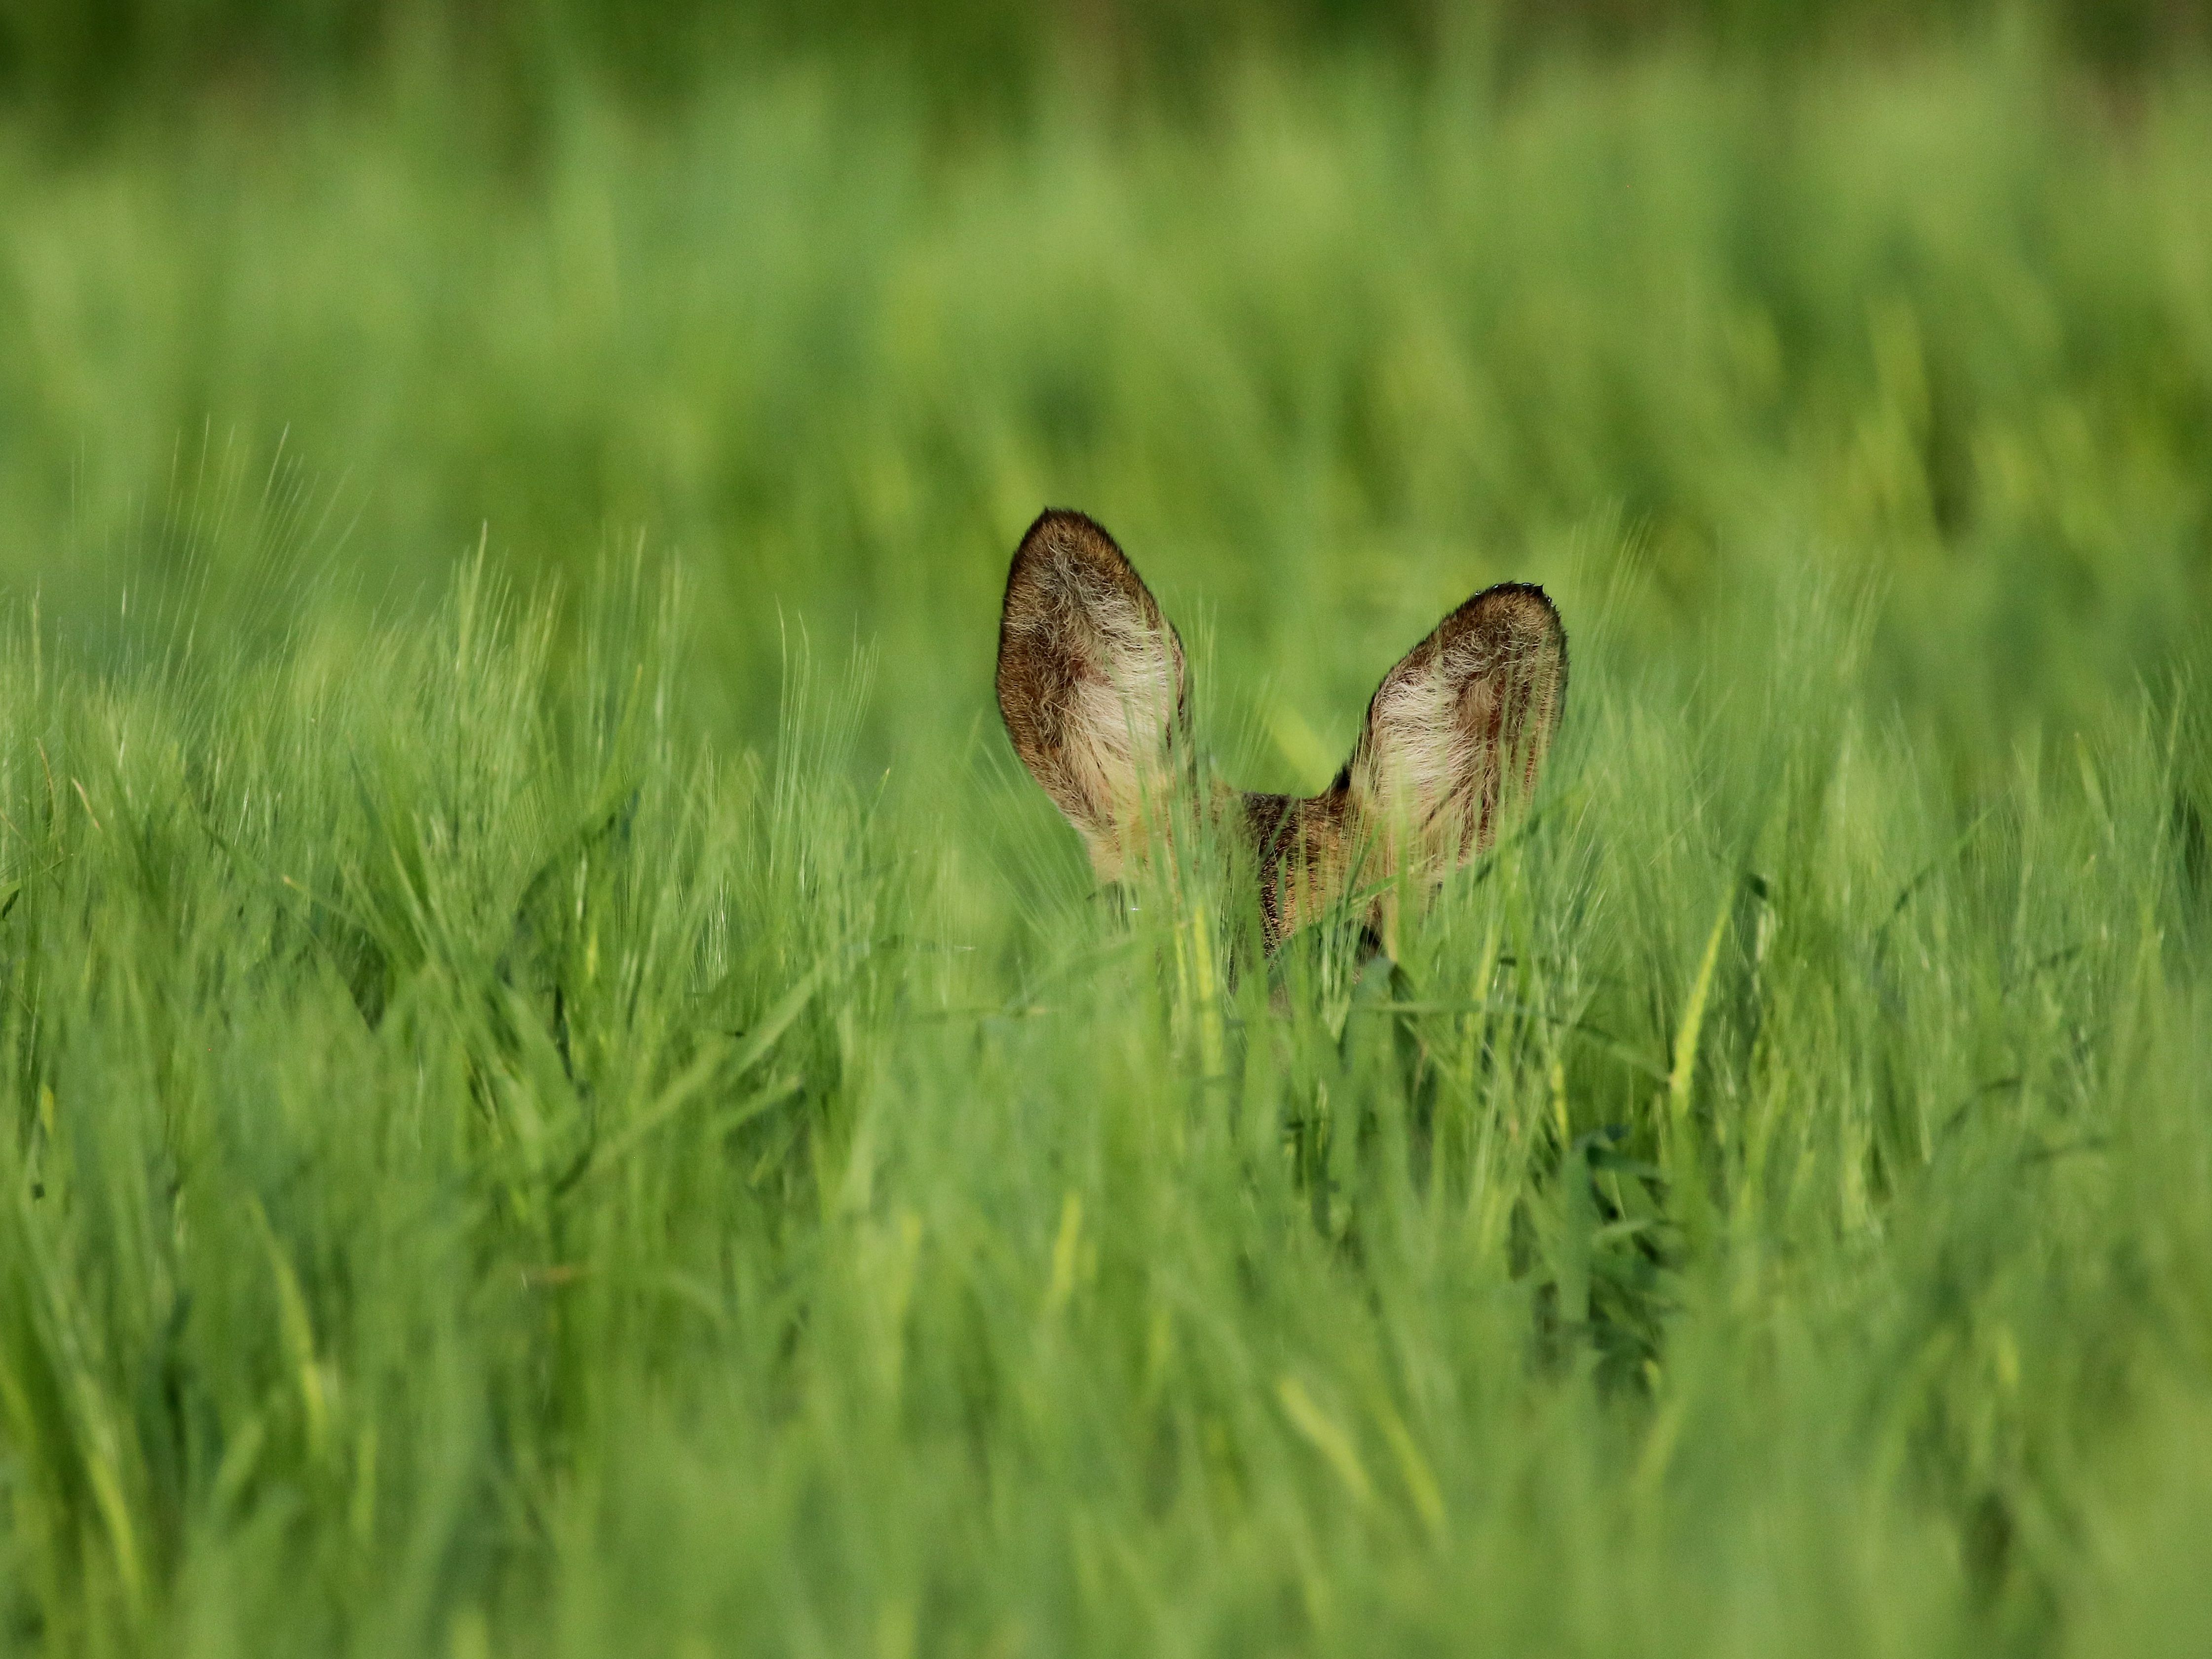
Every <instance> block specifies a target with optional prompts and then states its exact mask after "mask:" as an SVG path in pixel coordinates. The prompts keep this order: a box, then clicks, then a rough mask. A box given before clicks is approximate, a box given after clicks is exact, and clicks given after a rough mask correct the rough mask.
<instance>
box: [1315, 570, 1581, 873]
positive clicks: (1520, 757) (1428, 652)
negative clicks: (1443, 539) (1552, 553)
mask: <svg viewBox="0 0 2212 1659" xmlns="http://www.w3.org/2000/svg"><path fill="white" fill-rule="evenodd" d="M1566 700H1567V635H1566V629H1565V628H1564V627H1562V626H1561V625H1560V623H1559V611H1557V610H1555V609H1553V605H1552V602H1551V600H1550V599H1547V597H1545V593H1544V590H1543V589H1542V588H1541V587H1533V586H1528V584H1526V583H1522V582H1506V583H1503V584H1501V585H1500V586H1497V587H1492V588H1488V589H1486V590H1485V591H1484V592H1480V593H1478V594H1476V595H1475V596H1474V598H1473V599H1469V600H1468V602H1467V603H1466V604H1465V605H1462V606H1460V608H1459V609H1458V610H1456V611H1453V612H1452V613H1451V615H1449V617H1445V618H1444V619H1443V622H1442V623H1438V624H1437V630H1436V632H1434V633H1433V634H1431V635H1429V637H1428V638H1426V639H1425V640H1423V641H1421V642H1420V643H1419V645H1417V646H1415V647H1413V650H1412V651H1410V652H1408V653H1407V655H1406V658H1405V660H1404V661H1402V662H1401V663H1400V664H1399V665H1397V666H1396V667H1395V668H1394V669H1392V670H1391V671H1389V673H1388V674H1387V675H1385V676H1384V677H1383V684H1382V685H1381V686H1380V687H1378V688H1377V689H1376V693H1375V697H1374V700H1373V702H1370V703H1369V704H1368V707H1367V725H1366V727H1365V729H1364V731H1362V732H1361V733H1360V737H1359V742H1358V746H1357V747H1356V748H1354V749H1353V750H1352V762H1351V764H1350V765H1349V766H1348V767H1347V768H1346V784H1347V786H1348V787H1349V790H1350V793H1351V797H1352V805H1353V806H1354V808H1355V810H1356V811H1358V815H1359V817H1361V819H1362V820H1363V821H1364V823H1365V825H1366V826H1367V827H1368V828H1369V829H1370V831H1372V832H1373V833H1376V834H1377V835H1378V836H1380V837H1381V842H1382V846H1383V848H1384V849H1385V853H1386V867H1385V870H1384V872H1380V873H1389V872H1395V871H1398V870H1401V869H1406V870H1411V871H1413V872H1415V873H1416V874H1418V875H1419V876H1421V877H1422V878H1425V879H1428V880H1431V881H1433V880H1437V879H1439V878H1442V877H1443V875H1444V874H1445V873H1446V872H1448V871H1449V870H1450V869H1452V868H1453V867H1454V866H1456V865H1458V864H1461V863H1462V862H1464V861H1465V860H1467V859H1468V858H1470V857H1472V856H1474V854H1477V853H1480V852H1486V851H1487V850H1488V849H1489V848H1490V847H1491V845H1492V842H1495V841H1496V840H1497V838H1498V817H1499V815H1500V813H1501V812H1502V811H1504V810H1505V809H1506V807H1507V806H1509V805H1510V804H1512V803H1513V802H1514V801H1515V800H1516V799H1524V798H1525V797H1526V796H1527V795H1528V793H1529V792H1530V791H1531V790H1532V789H1534V787H1535V783H1536V775H1537V773H1538V770H1539V769H1541V767H1542V765H1543V763H1544V757H1545V754H1546V752H1547V750H1549V749H1550V748H1551V745H1552V735H1553V732H1556V731H1557V730H1558V729H1559V716H1560V714H1561V712H1562V711H1563V710H1564V709H1565V707H1566Z"/></svg>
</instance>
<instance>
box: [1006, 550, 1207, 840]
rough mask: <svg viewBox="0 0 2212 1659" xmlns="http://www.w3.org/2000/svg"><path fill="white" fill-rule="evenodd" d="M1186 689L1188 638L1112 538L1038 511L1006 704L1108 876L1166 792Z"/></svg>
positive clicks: (1026, 753)
mask: <svg viewBox="0 0 2212 1659" xmlns="http://www.w3.org/2000/svg"><path fill="white" fill-rule="evenodd" d="M1184 696H1185V681H1184V671H1183V656H1182V641H1181V640H1180V639H1178V638H1176V631H1175V629H1173V628H1172V627H1170V625H1169V623H1168V620H1167V618H1166V617H1164V616H1163V615H1162V614H1161V612H1160V607H1159V605H1158V602H1157V601H1156V600H1155V599H1153V598H1152V590H1151V589H1149V588H1147V587H1146V586H1145V584H1144V582H1143V580H1141V579H1140V578H1139V576H1138V574H1137V573H1136V570H1135V569H1134V568H1133V567H1132V566H1131V564H1130V563H1129V561H1128V560H1127V557H1125V556H1123V554H1122V552H1121V549H1120V548H1119V547H1116V546H1115V544H1114V538H1112V537H1111V536H1109V535H1108V534H1107V533H1106V532H1105V531H1104V530H1103V529H1102V528H1100V527H1099V526H1098V525H1097V523H1095V522H1094V521H1093V520H1090V519H1087V518H1085V516H1084V515H1083V514H1082V513H1066V512H1058V511H1055V512H1049V513H1045V514H1043V515H1042V517H1040V518H1039V519H1038V520H1037V521H1036V523H1035V524H1033V525H1031V526H1030V528H1029V532H1028V533H1027V534H1026V535H1024V537H1023V538H1022V544H1021V546H1020V547H1019V548H1018V550H1016V551H1015V554H1014V563H1013V568H1012V570H1010V571H1009V572H1008V573H1007V575H1006V611H1005V613H1004V615H1003V616H1002V617H1001V618H1000V623H999V712H1000V714H1003V715H1005V717H1006V735H1007V736H1008V737H1009V738H1012V739H1013V744H1014V752H1015V753H1016V754H1017V755H1018V756H1020V757H1021V759H1022V764H1023V765H1024V766H1026V767H1027V768H1029V769H1030V776H1032V777H1034V778H1035V779H1036V781H1037V782H1038V783H1039V784H1041V785H1042V786H1043V787H1044V792H1045V793H1046V794H1048V795H1049V796H1051V797H1052V799H1053V802H1054V805H1057V806H1058V807H1059V808H1060V811H1062V812H1063V813H1065V814H1066V817H1067V821H1068V822H1069V823H1072V824H1073V825H1074V826H1075V827H1076V829H1078V830H1079V831H1080V832H1081V833H1082V836H1083V840H1084V844H1085V846H1086V847H1087V848H1089V849H1090V853H1091V866H1092V868H1093V869H1095V870H1096V871H1097V873H1098V876H1099V878H1100V879H1101V880H1105V881H1111V880H1114V879H1115V878H1117V877H1118V876H1119V875H1120V874H1121V866H1122V862H1123V859H1124V857H1125V855H1126V854H1127V850H1128V848H1130V846H1131V845H1132V844H1133V843H1137V842H1142V841H1143V839H1144V837H1145V835H1146V813H1147V812H1152V811H1158V810H1159V809H1160V807H1161V805H1163V804H1164V801H1165V799H1166V798H1167V795H1168V793H1169V791H1170V785H1171V783H1172V781H1173V764H1174V762H1173V751H1174V750H1175V747H1176V736H1177V734H1178V733H1179V732H1182V729H1183V726H1184V720H1185V711H1184Z"/></svg>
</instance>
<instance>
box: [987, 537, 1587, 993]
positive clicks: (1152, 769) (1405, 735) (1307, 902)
mask: <svg viewBox="0 0 2212 1659" xmlns="http://www.w3.org/2000/svg"><path fill="white" fill-rule="evenodd" d="M998 683H999V708H1000V713H1001V714H1003V715H1004V716H1005V717H1006V732H1007V735H1008V736H1009V737H1011V738H1012V739H1013V744H1014V752H1015V753H1016V754H1018V755H1019V756H1020V757H1021V759H1022V763H1023V764H1024V766H1026V767H1027V768H1028V769H1029V770H1030V775H1031V776H1033V777H1035V778H1036V781H1037V782H1038V783H1039V784H1041V785H1042V787H1043V788H1044V792H1045V793H1047V794H1048V795H1049V796H1051V797H1052V799H1053V802H1054V805H1057V806H1058V807H1059V808H1060V811H1061V812H1062V813H1064V814H1065V815H1066V817H1067V820H1068V822H1069V823H1073V825H1074V826H1075V828H1076V829H1077V830H1078V831H1079V832H1080V833H1081V835H1082V836H1083V839H1084V842H1085V846H1086V847H1087V848H1089V850H1090V853H1091V866H1092V868H1093V869H1094V870H1096V871H1097V874H1098V877H1099V879H1101V880H1102V881H1115V880H1118V879H1120V878H1121V876H1122V875H1123V873H1124V872H1125V871H1126V870H1127V867H1128V865H1129V860H1131V859H1132V858H1133V857H1137V856H1141V855H1142V853H1143V850H1144V848H1146V846H1147V845H1148V844H1150V840H1151V837H1152V835H1153V834H1154V832H1155V831H1156V830H1158V829H1164V828H1165V826H1166V824H1167V823H1168V818H1167V817H1166V814H1165V809H1166V808H1167V806H1168V805H1169V804H1170V800H1171V799H1172V797H1173V795H1174V793H1175V787H1176V781H1177V779H1178V777H1179V776H1180V775H1181V774H1182V770H1183V769H1184V760H1185V757H1187V755H1188V706H1187V702H1188V677H1187V674H1186V671H1185V665H1184V661H1183V653H1182V640H1181V639H1180V638H1178V637H1177V635H1176V631H1175V629H1174V628H1173V627H1171V626H1170V624H1169V623H1168V621H1167V618H1166V617H1164V615H1162V613H1161V611H1160V608H1159V605H1158V602H1157V601H1156V600H1154V599H1153V598H1152V592H1151V591H1150V590H1149V589H1147V588H1146V586H1145V584H1144V582H1143V580H1141V579H1140V578H1139V576H1138V574H1137V573H1136V570H1135V568H1133V566H1132V565H1131V564H1130V563H1129V561H1128V559H1127V557H1126V556H1124V555H1123V553H1122V552H1121V549H1120V548H1119V547H1117V546H1116V545H1115V543H1114V539H1113V538H1112V537H1110V536H1109V535H1108V534H1107V533H1106V532H1105V531H1104V530H1103V529H1102V528H1101V527H1100V526H1098V525H1097V524H1096V523H1094V522H1093V521H1092V520H1090V519H1087V518H1085V516H1084V515H1083V514H1081V513H1068V512H1060V511H1052V512H1047V513H1043V514H1042V516H1040V517H1039V518H1038V520H1036V523H1035V524H1033V525H1031V526H1030V528H1029V532H1028V533H1027V534H1026V535H1024V537H1023V538H1022V542H1021V546H1020V547H1019V548H1018V550H1016V551H1015V554H1014V562H1013V568H1012V569H1011V570H1010V571H1009V572H1008V573H1007V577H1006V610H1005V614H1004V616H1003V617H1002V619H1001V621H1000V627H999V682H998ZM1566 691H1567V637H1566V632H1565V629H1563V628H1562V627H1561V626H1560V623H1559V612H1558V611H1556V610H1554V609H1553V605H1552V602H1551V600H1550V599H1547V598H1546V597H1545V594H1544V591H1543V590H1542V589H1541V588H1540V587H1534V586H1528V585H1527V584H1525V583H1521V582H1507V583H1504V584H1501V585H1500V586H1496V587H1492V588H1489V589H1486V591H1484V592H1480V593H1478V594H1476V595H1475V596H1474V598H1473V599H1469V600H1468V602H1467V603H1466V604H1464V605H1461V606H1460V607H1459V609H1458V610H1456V611H1453V612H1452V613H1451V614H1450V615H1449V616H1448V617H1445V618H1444V619H1443V622H1442V623H1439V624H1437V629H1436V631H1435V632H1433V633H1431V635H1429V636H1428V638H1426V639H1425V640H1423V641H1421V642H1420V643H1419V645H1417V646H1415V647H1413V650H1412V651H1410V652H1408V653H1407V655H1406V657H1405V659H1403V660H1402V661H1401V662H1400V663H1399V664H1398V665H1397V666H1396V667H1395V668H1393V669H1392V670H1391V671H1389V673H1388V674H1387V675H1385V676H1384V677H1383V684H1381V685H1380V686H1379V687H1377V688H1376V693H1375V696H1374V698H1373V700H1372V701H1371V702H1370V703H1369V704H1368V709H1367V720H1366V723H1365V725H1364V727H1363V728H1362V730H1361V732H1360V735H1359V740H1358V743H1357V744H1355V745H1354V746H1353V749H1352V758H1351V760H1350V761H1348V762H1347V763H1346V765H1345V768H1344V769H1343V770H1342V771H1341V772H1340V773H1339V774H1338V775H1337V777H1336V780H1335V781H1334V783H1332V784H1331V785H1330V786H1329V787H1328V789H1326V790H1324V791H1322V793H1320V794H1318V795H1315V796H1312V797H1310V798H1309V799H1296V798H1294V797H1291V796H1288V795H1263V794H1251V793H1241V792H1237V791H1232V790H1229V789H1226V788H1220V789H1218V790H1217V791H1215V792H1214V794H1213V797H1212V803H1211V804H1212V811H1213V813H1214V816H1215V817H1216V819H1217V821H1218V822H1219V823H1221V824H1222V825H1223V826H1224V827H1225V828H1227V829H1231V831H1232V832H1233V833H1235V834H1236V835H1237V837H1238V838H1239V839H1240V841H1241V842H1243V845H1244V847H1245V848H1247V850H1248V851H1249V853H1251V854H1252V855H1253V857H1254V861H1255V866H1256V867H1257V869H1258V872H1259V879H1260V893H1261V908H1262V911H1263V913H1264V915H1265V916H1266V920H1267V948H1268V949H1269V950H1271V951H1272V950H1273V948H1274V947H1275V946H1276V945H1278V944H1279V943H1280V942H1281V941H1282V940H1283V939H1285V937H1287V936H1288V935H1289V934H1290V933H1291V932H1293V931H1294V930H1296V929H1297V928H1298V927H1302V926H1304V925H1305V924H1306V923H1308V922H1310V921H1316V920H1317V919H1319V918H1320V917H1321V916H1322V915H1324V914H1325V913H1326V912H1327V911H1328V908H1330V906H1331V905H1333V904H1334V903H1335V902H1337V900H1338V899H1339V897H1340V896H1341V895H1342V893H1343V892H1344V890H1345V889H1346V885H1347V884H1348V883H1350V882H1351V881H1352V878H1353V877H1354V876H1355V874H1356V875H1357V877H1358V880H1359V882H1360V884H1362V885H1363V886H1364V885H1370V884H1383V883H1384V882H1388V881H1389V880H1390V879H1391V878H1395V877H1396V876H1398V875H1400V874H1401V872H1402V873H1408V874H1411V875H1412V876H1413V877H1414V878H1417V879H1418V880H1419V881H1420V882H1421V883H1422V884H1425V885H1433V884H1435V883H1436V882H1437V881H1439V880H1441V879H1442V878H1443V876H1444V875H1445V874H1446V873H1447V872H1449V871H1450V870H1451V869H1453V868H1454V867H1455V866H1458V865H1460V864H1462V863H1464V862H1465V861H1466V860H1468V859H1470V858H1472V857H1474V856H1475V855H1477V854H1480V853H1483V852H1486V851H1487V850H1488V849H1489V848H1491V847H1492V845H1493V844H1495V842H1496V841H1497V837H1498V826H1499V823H1500V822H1501V820H1502V819H1503V818H1504V816H1505V815H1506V814H1507V813H1508V812H1510V811H1511V810H1512V809H1513V807H1514V806H1515V805H1517V804H1518V803H1519V802H1520V801H1521V800H1522V799H1525V798H1526V796H1527V795H1528V793H1529V792H1530V791H1531V790H1533V789H1534V787H1535V784H1536V778H1537V775H1538V772H1539V769H1541V766H1542V764H1543V760H1544V757H1545V754H1546V753H1547V751H1548V750H1549V749H1550V747H1551V743H1552V738H1553V733H1554V732H1557V730H1558V729H1559V717H1560V714H1561V713H1562V712H1563V711H1564V709H1565V705H1566ZM1394 922H1395V916H1394V915H1392V914H1391V910H1390V907H1389V904H1388V903H1387V902H1377V903H1376V905H1375V906H1374V907H1373V909H1372V912H1371V915H1370V923H1371V924H1373V925H1377V926H1379V927H1381V928H1382V929H1383V932H1384V933H1385V935H1386V937H1387V936H1388V934H1389V933H1390V932H1391V931H1393V923H1394Z"/></svg>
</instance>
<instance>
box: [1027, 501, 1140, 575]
mask: <svg viewBox="0 0 2212 1659" xmlns="http://www.w3.org/2000/svg"><path fill="white" fill-rule="evenodd" d="M1047 538H1052V539H1054V540H1059V539H1063V538H1072V539H1073V540H1074V541H1075V542H1076V543H1077V544H1083V543H1085V542H1091V541H1096V542H1099V543H1103V544H1104V545H1105V546H1106V547H1107V548H1108V549H1109V550H1111V551H1112V552H1113V553H1114V554H1115V556H1117V557H1120V558H1123V559H1126V558H1127V554H1125V553H1123V552H1122V551H1121V544H1120V543H1119V542H1117V541H1115V539H1114V538H1113V536H1112V535H1111V534H1110V533H1109V532H1108V531H1107V528H1106V526H1104V525H1103V524H1101V523H1099V522H1098V520H1096V519H1094V518H1092V517H1091V515H1090V514H1089V513H1079V512H1077V511H1076V510H1075V509H1074V508H1073V507H1047V508H1045V510H1044V511H1043V512H1042V513H1038V514H1037V515H1036V518H1035V519H1033V520H1030V527H1029V528H1028V529H1027V530H1024V532H1022V538H1021V540H1020V541H1019V542H1018V544H1016V545H1015V548H1014V562H1015V563H1016V564H1019V563H1020V562H1022V559H1023V557H1024V556H1025V555H1026V554H1028V553H1029V551H1030V550H1031V549H1032V548H1035V547H1036V546H1037V545H1038V544H1041V543H1042V542H1043V541H1045V540H1046V539H1047Z"/></svg>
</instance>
